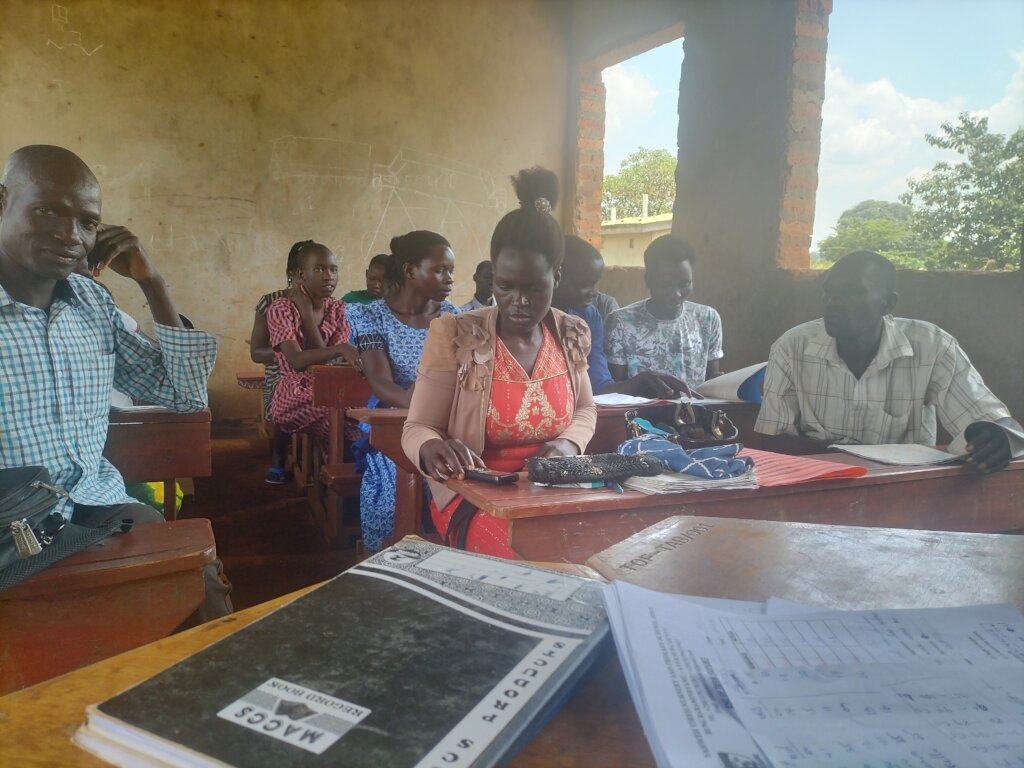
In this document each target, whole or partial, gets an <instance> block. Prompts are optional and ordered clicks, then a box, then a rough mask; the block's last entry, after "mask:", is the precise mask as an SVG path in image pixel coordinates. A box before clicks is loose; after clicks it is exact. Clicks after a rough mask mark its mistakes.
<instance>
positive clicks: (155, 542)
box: [0, 520, 216, 765]
mask: <svg viewBox="0 0 1024 768" xmlns="http://www.w3.org/2000/svg"><path fill="white" fill-rule="evenodd" d="M215 557H216V546H215V544H214V540H213V530H212V529H211V528H210V521H209V520H178V521H177V522H173V523H152V524H149V525H139V526H136V527H135V528H133V529H132V530H131V531H129V532H128V533H126V534H124V535H116V536H111V537H110V538H108V539H105V540H104V541H103V542H101V543H100V544H98V545H96V546H93V547H90V548H89V549H86V550H84V551H82V552H79V553H78V554H75V555H72V556H71V557H69V558H68V559H66V560H62V561H60V562H58V563H56V564H55V565H53V566H51V567H50V568H48V569H46V570H45V571H43V572H42V573H39V574H37V575H36V576H34V577H32V578H31V579H28V580H27V581H24V582H22V583H21V584H18V585H17V586H16V587H13V588H11V589H9V590H7V591H6V592H0V627H2V628H3V631H2V633H0V693H7V692H9V691H13V690H17V689H19V688H23V687H25V686H27V685H32V684H34V683H37V682H39V681H40V680H46V679H48V678H51V677H54V676H55V675H60V674H63V673H65V672H68V671H70V670H73V669H78V668H79V667H83V666H85V665H86V664H92V663H94V662H96V661H100V660H101V659H105V658H108V657H109V656H113V655H115V654H118V653H121V652H122V651H126V650H129V649H131V648H137V647H138V646H140V645H145V644H146V643H150V642H152V641H154V640H158V639H160V638H162V637H165V636H167V635H168V634H170V633H171V632H173V631H174V630H175V629H176V628H177V627H178V626H179V625H180V624H181V623H182V622H183V621H184V620H185V619H186V618H188V616H189V615H190V614H191V613H192V612H193V611H195V609H196V608H198V607H199V605H200V603H201V602H202V600H203V594H204V590H205V586H204V581H203V572H202V569H203V566H205V565H206V564H207V563H210V562H212V561H213V559H214V558H215ZM2 762H3V761H2V760H0V763H2ZM5 764H7V765H10V764H11V763H5Z"/></svg>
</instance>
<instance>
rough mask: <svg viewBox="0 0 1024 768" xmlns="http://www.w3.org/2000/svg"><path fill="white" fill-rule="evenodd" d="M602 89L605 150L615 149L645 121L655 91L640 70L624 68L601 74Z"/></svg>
mask: <svg viewBox="0 0 1024 768" xmlns="http://www.w3.org/2000/svg"><path fill="white" fill-rule="evenodd" d="M601 79H602V80H603V82H604V87H605V126H604V130H605V136H604V143H605V149H606V151H608V149H609V148H612V147H616V146H618V145H619V143H621V142H622V141H623V140H624V139H625V138H626V137H627V136H629V135H632V134H635V133H636V129H637V128H638V127H640V126H641V125H643V123H644V122H645V121H646V120H648V119H649V118H650V117H651V115H652V113H653V111H654V103H655V101H656V100H657V98H658V89H657V88H655V87H654V84H653V83H651V81H650V80H649V79H648V78H647V76H646V75H645V74H644V73H643V72H640V71H639V70H637V69H635V68H633V67H630V66H627V65H625V64H616V65H615V66H613V67H608V68H607V69H605V70H604V72H602V73H601Z"/></svg>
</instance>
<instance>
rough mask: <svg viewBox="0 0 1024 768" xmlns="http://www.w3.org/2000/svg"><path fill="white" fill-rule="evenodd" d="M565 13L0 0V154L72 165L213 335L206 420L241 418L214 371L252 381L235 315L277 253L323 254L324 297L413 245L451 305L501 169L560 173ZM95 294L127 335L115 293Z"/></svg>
mask: <svg viewBox="0 0 1024 768" xmlns="http://www.w3.org/2000/svg"><path fill="white" fill-rule="evenodd" d="M566 18H567V12H566V10H565V7H564V6H563V5H561V4H558V3H547V2H541V1H540V0H536V1H534V0H434V1H432V2H430V3H420V2H399V1H398V0H376V1H375V2H369V1H367V2H329V1H327V0H305V1H304V2H302V3H294V2H286V1H285V0H250V1H248V2H242V1H241V0H237V1H236V2H215V1H214V0H193V1H191V2H188V3H179V2H171V1H167V2H158V1H157V0H149V1H147V2H137V3H133V2H126V1H124V0H121V1H117V0H93V1H91V2H69V3H67V4H66V5H53V4H50V3H45V2H31V3H26V2H24V1H23V0H0V103H2V104H3V109H2V110H0V154H2V155H3V156H4V157H6V156H7V154H8V153H9V152H10V151H11V150H13V149H15V148H17V147H19V146H21V145H24V144H29V143H53V144H60V145H63V146H66V147H69V148H71V149H73V150H74V151H75V152H77V153H79V154H80V155H81V156H82V157H83V159H85V161H86V162H87V163H89V164H90V165H91V166H92V168H93V169H94V170H95V171H96V173H97V175H98V177H99V179H100V182H101V184H102V187H103V195H104V210H103V218H104V220H105V221H108V222H111V223H122V224H126V225H127V226H129V227H130V228H131V229H132V230H134V231H135V232H136V233H137V234H138V235H139V236H140V237H141V238H142V239H143V241H144V243H145V245H146V247H147V248H148V249H149V252H150V254H151V255H152V257H153V259H154V260H155V261H156V263H157V264H158V266H159V267H160V269H161V271H162V272H163V273H164V275H165V277H166V278H167V281H168V283H169V284H170V287H171V293H172V296H173V298H174V299H175V301H176V303H177V305H178V308H179V311H181V312H183V313H184V314H186V315H188V316H189V317H190V318H191V319H192V320H193V321H194V322H195V323H196V326H197V327H200V328H203V329H205V330H209V331H210V332H212V333H214V334H216V336H217V337H218V339H219V343H220V349H219V353H218V360H217V366H216V369H215V371H214V375H213V378H212V379H211V382H210V401H211V407H212V410H213V414H214V419H218V420H224V419H233V418H245V417H251V416H253V415H254V413H255V409H256V405H255V402H256V401H255V399H254V398H253V394H254V393H246V392H243V391H242V390H240V389H239V388H238V387H237V385H236V384H235V372H236V371H248V370H254V369H257V368H258V366H255V365H254V364H253V363H252V362H250V360H249V351H248V338H249V331H250V329H251V326H252V318H253V306H254V304H255V302H256V300H257V298H258V297H259V296H260V295H261V294H263V293H265V292H267V291H270V290H274V289H276V288H279V287H281V286H282V285H283V283H284V262H285V257H286V255H287V251H288V248H289V246H290V245H291V244H292V243H293V242H294V241H296V240H300V239H306V238H312V239H315V240H319V241H321V242H323V243H326V244H327V245H329V246H330V247H331V248H332V249H333V250H334V252H335V253H336V254H337V256H338V257H339V261H340V267H341V268H340V273H341V274H340V281H339V291H338V294H339V295H340V294H341V293H342V292H343V291H345V290H348V289H350V288H353V287H363V270H364V268H365V267H364V265H365V263H366V261H368V260H369V258H370V257H371V256H372V255H373V254H375V253H378V252H381V251H387V245H388V241H389V240H390V238H391V237H392V236H393V235H395V234H400V233H402V232H406V231H409V230H411V229H433V230H436V231H439V232H441V233H443V234H444V235H445V236H447V237H448V239H449V240H450V241H451V242H452V244H453V247H454V251H455V255H456V261H457V274H456V281H457V286H456V292H455V294H454V296H453V300H455V301H458V302H462V301H466V300H468V299H469V297H470V296H471V295H472V291H473V285H472V280H471V275H472V272H473V267H474V266H475V264H476V263H477V261H479V260H481V259H483V258H487V256H488V244H489V241H490V235H491V232H492V230H493V228H494V224H495V222H496V221H497V220H498V218H499V217H500V216H501V215H502V214H504V213H505V212H506V211H507V210H508V209H509V208H510V207H511V206H513V205H514V204H515V197H514V195H513V193H512V189H511V186H510V185H509V183H508V177H509V175H510V174H512V173H514V172H515V171H516V170H517V169H519V168H522V167H525V166H528V165H533V164H536V163H539V164H542V165H546V166H547V167H550V168H554V169H560V168H562V167H563V166H564V165H565V142H564V136H565V135H566V134H565V132H566V128H565V121H566V114H565V113H566V110H565V106H564V105H565V103H566V82H567V75H566V72H567V70H566V66H567V65H566V58H565V37H566V34H567V32H566V30H567V21H566ZM108 285H109V286H110V287H111V289H112V290H113V292H114V294H115V297H116V298H117V300H118V303H119V304H120V305H121V306H122V307H123V308H124V309H125V310H126V311H128V312H129V313H131V314H133V315H134V316H136V317H137V318H138V319H140V320H142V321H147V320H148V318H149V311H148V309H147V308H146V307H145V306H144V305H143V302H142V296H141V293H140V292H139V291H138V289H137V288H136V287H135V286H134V285H132V284H130V283H126V282H125V281H123V280H122V279H121V278H118V277H117V276H111V277H110V278H109V279H108ZM144 325H145V322H144Z"/></svg>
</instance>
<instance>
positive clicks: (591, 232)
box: [570, 22, 683, 250]
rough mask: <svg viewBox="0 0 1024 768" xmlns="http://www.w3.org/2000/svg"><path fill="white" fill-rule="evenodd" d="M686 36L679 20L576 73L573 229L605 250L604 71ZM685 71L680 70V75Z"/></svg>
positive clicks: (600, 58)
mask: <svg viewBox="0 0 1024 768" xmlns="http://www.w3.org/2000/svg"><path fill="white" fill-rule="evenodd" d="M682 37H683V24H682V22H677V23H675V24H672V25H670V26H668V27H665V28H664V29H661V30H659V31H657V32H654V33H652V34H650V35H645V36H644V37H642V38H640V39H638V40H635V41H633V42H631V43H629V44H628V45H624V46H622V47H619V48H616V49H614V50H612V51H609V52H607V53H605V54H602V55H601V56H598V57H596V58H594V59H591V60H589V61H586V62H584V63H583V64H581V65H580V67H579V69H578V70H577V72H576V83H577V87H576V93H577V102H576V153H575V158H574V160H573V167H572V178H573V187H572V189H573V195H572V222H571V224H570V231H571V232H572V233H573V234H575V235H577V236H578V237H581V238H583V239H584V240H586V241H587V242H588V243H590V244H591V245H593V246H594V247H595V248H597V249H598V250H600V249H601V193H602V188H603V186H604V128H605V101H606V90H605V86H604V83H603V82H602V80H601V72H602V71H604V70H605V69H606V68H607V67H611V66H614V65H616V64H621V63H622V62H624V61H626V60H628V59H631V58H633V57H634V56H638V55H639V54H641V53H644V52H646V51H649V50H651V49H652V48H657V47H658V46H659V45H664V44H665V43H670V42H672V41H673V40H679V39H681V38H682ZM681 76H682V73H680V77H681Z"/></svg>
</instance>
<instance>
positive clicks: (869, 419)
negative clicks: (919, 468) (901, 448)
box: [755, 251, 1022, 472]
mask: <svg viewBox="0 0 1024 768" xmlns="http://www.w3.org/2000/svg"><path fill="white" fill-rule="evenodd" d="M895 287H896V270H895V268H894V267H893V265H892V263H891V262H889V261H888V260H887V259H885V258H884V257H882V256H880V255H879V254H877V253H874V252H872V251H858V252H856V253H851V254H849V255H848V256H844V257H843V258H842V259H840V260H839V261H838V262H836V264H835V265H834V266H833V267H832V268H831V269H830V270H829V271H828V274H827V275H826V277H825V285H824V304H825V306H824V317H823V318H821V319H819V320H812V321H811V322H809V323H804V324H803V325H798V326H797V327H796V328H792V329H790V330H789V331H787V332H786V333H784V334H783V335H782V336H781V337H780V338H779V339H778V341H776V342H775V344H773V345H772V349H771V354H770V355H769V358H768V372H767V374H766V375H765V382H764V398H763V402H762V404H761V412H760V414H759V415H758V418H757V424H756V425H755V430H756V431H757V432H760V433H762V434H766V435H798V436H801V437H804V438H809V439H811V440H814V441H820V443H821V444H822V445H827V444H829V443H860V444H879V443H919V444H922V445H935V441H936V432H937V426H936V416H937V417H938V419H939V421H941V423H942V426H943V427H945V429H946V430H947V431H948V432H949V433H950V434H951V435H953V436H954V438H955V439H954V443H956V442H957V439H958V438H962V439H963V440H964V441H966V448H965V451H966V455H967V461H968V462H969V463H971V464H973V465H974V466H976V467H977V468H978V469H980V470H982V471H985V472H993V471H996V470H999V469H1002V468H1003V467H1005V466H1006V464H1007V463H1008V462H1009V460H1010V459H1011V458H1012V456H1013V455H1014V453H1016V452H1018V451H1020V449H1021V447H1022V446H1019V445H1017V442H1018V438H1017V437H1016V436H1014V435H1012V434H1010V433H1008V432H1007V431H1006V430H1005V429H1003V427H1005V428H1008V429H1010V430H1015V431H1018V432H1019V431H1021V425H1020V424H1019V423H1017V422H1016V421H1015V420H1014V419H1012V418H1011V417H1010V412H1009V410H1007V408H1006V406H1005V405H1003V403H1002V402H1001V401H1000V400H999V399H998V398H997V397H996V396H995V395H994V394H992V392H991V390H989V388H988V387H986V386H985V383H984V381H982V378H981V375H980V374H979V373H978V372H977V370H975V368H974V366H972V365H971V361H970V360H969V359H968V358H967V355H966V354H965V353H964V351H963V350H962V349H961V348H960V345H959V344H957V341H956V339H954V338H953V337H952V336H951V335H949V334H948V333H946V332H945V331H943V330H942V329H941V328H939V327H938V326H936V325H933V324H932V323H927V322H924V321H923V320H908V319H905V318H899V317H892V315H891V312H892V310H893V308H894V307H895V306H896V300H897V294H896V290H895Z"/></svg>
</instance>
